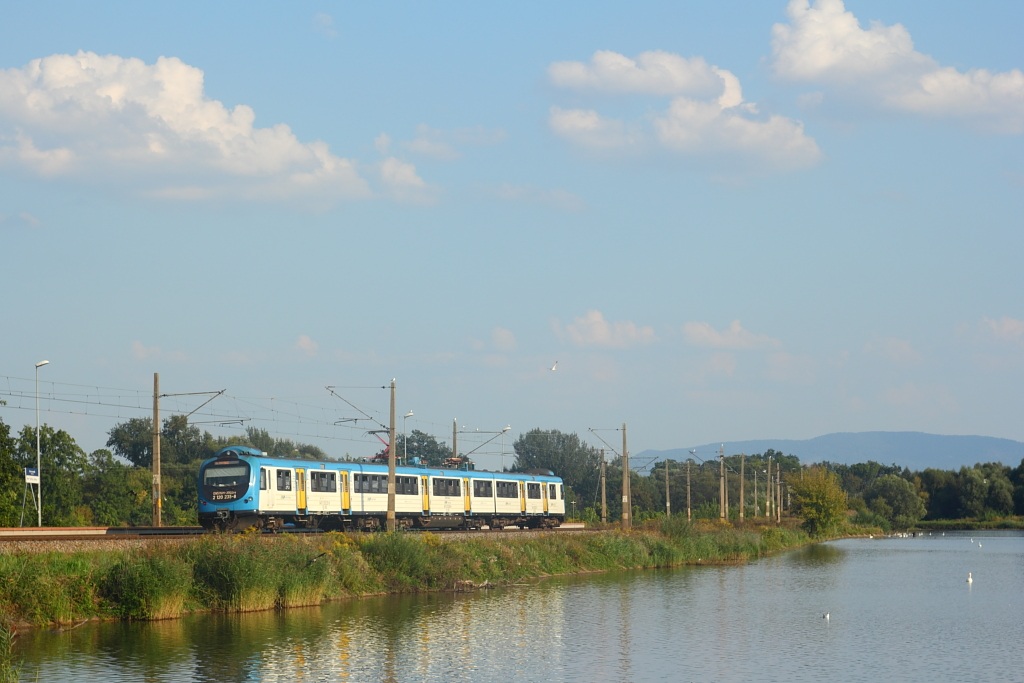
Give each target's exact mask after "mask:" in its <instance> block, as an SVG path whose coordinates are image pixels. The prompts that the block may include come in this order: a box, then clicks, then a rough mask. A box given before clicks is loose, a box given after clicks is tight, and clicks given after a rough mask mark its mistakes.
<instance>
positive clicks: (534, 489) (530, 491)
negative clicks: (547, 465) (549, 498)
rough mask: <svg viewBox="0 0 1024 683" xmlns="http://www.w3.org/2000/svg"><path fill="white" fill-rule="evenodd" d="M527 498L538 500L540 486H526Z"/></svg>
mask: <svg viewBox="0 0 1024 683" xmlns="http://www.w3.org/2000/svg"><path fill="white" fill-rule="evenodd" d="M526 497H527V498H540V484H536V483H534V482H530V483H528V484H527V485H526Z"/></svg>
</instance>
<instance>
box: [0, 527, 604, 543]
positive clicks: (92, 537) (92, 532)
mask: <svg viewBox="0 0 1024 683" xmlns="http://www.w3.org/2000/svg"><path fill="white" fill-rule="evenodd" d="M581 531H589V530H588V529H585V528H584V526H583V525H582V524H573V523H568V524H563V525H562V526H560V527H558V528H556V529H547V530H545V531H539V530H536V529H519V528H515V527H509V528H506V529H495V530H492V529H478V530H466V529H448V530H442V529H435V530H430V533H436V534H440V535H444V536H459V535H465V536H470V535H487V534H496V535H497V534H531V533H549V532H559V533H566V532H581ZM206 533H209V532H207V531H206V530H205V529H203V528H202V527H199V526H164V527H43V528H39V527H23V528H0V544H6V543H18V542H29V541H33V542H43V543H45V542H56V541H97V542H102V541H116V540H130V539H149V540H158V539H172V538H186V537H190V536H202V535H203V534H206ZM264 533H265V534H267V535H274V534H271V533H270V532H264ZM276 533H277V534H317V533H323V532H322V531H320V530H319V529H284V530H281V531H278V532H276ZM409 533H423V532H421V531H410V532H409Z"/></svg>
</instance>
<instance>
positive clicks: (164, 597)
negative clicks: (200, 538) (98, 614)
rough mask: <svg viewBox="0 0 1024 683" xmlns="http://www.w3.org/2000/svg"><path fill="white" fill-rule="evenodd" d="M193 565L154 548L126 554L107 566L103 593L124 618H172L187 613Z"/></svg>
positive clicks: (101, 588) (115, 610)
mask: <svg viewBox="0 0 1024 683" xmlns="http://www.w3.org/2000/svg"><path fill="white" fill-rule="evenodd" d="M191 588H192V571H191V568H190V567H189V566H188V565H187V564H186V563H185V562H183V561H182V560H180V559H179V558H177V557H175V556H173V555H171V554H169V553H166V552H154V553H147V554H143V555H127V556H125V557H124V558H122V559H121V560H119V561H118V562H116V563H115V564H113V565H112V566H111V567H110V569H108V570H107V573H106V576H105V577H104V579H103V581H102V582H101V584H100V594H101V595H102V596H103V598H104V599H106V600H107V601H108V602H109V603H110V611H111V612H113V613H114V614H116V615H117V616H119V617H121V618H122V619H129V620H133V619H171V618H175V617H180V616H181V615H182V614H184V613H185V605H186V603H187V601H188V596H189V593H190V591H191Z"/></svg>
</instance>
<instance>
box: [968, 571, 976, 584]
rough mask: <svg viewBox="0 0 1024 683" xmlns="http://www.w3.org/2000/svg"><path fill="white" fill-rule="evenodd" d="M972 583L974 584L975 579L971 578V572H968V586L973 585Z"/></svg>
mask: <svg viewBox="0 0 1024 683" xmlns="http://www.w3.org/2000/svg"><path fill="white" fill-rule="evenodd" d="M972 583H974V577H973V576H971V573H970V572H967V585H971V584H972Z"/></svg>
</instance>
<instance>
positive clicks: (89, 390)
mask: <svg viewBox="0 0 1024 683" xmlns="http://www.w3.org/2000/svg"><path fill="white" fill-rule="evenodd" d="M4 16H5V19H4V22H3V25H2V26H0V245H2V250H3V254H4V258H3V263H4V266H5V267H4V274H5V276H6V277H5V279H6V282H7V295H6V296H4V297H3V303H2V309H0V310H2V313H3V316H2V318H3V321H4V334H3V346H2V349H3V352H2V354H0V399H3V400H6V401H7V405H6V406H3V407H0V417H2V419H3V420H4V421H5V422H6V423H8V424H10V425H12V426H14V427H15V428H16V429H20V427H21V426H22V425H25V424H32V423H33V422H34V417H35V416H34V412H33V411H34V388H35V387H34V380H35V369H34V364H35V363H36V362H37V361H39V360H42V359H47V360H50V365H48V366H46V367H43V368H41V369H40V370H39V380H40V394H41V403H40V407H41V410H42V419H43V421H44V422H46V423H48V424H51V425H54V426H56V427H59V428H63V429H66V430H67V431H69V432H70V433H71V434H72V436H74V437H75V438H76V439H77V440H78V442H79V444H80V445H81V446H82V447H83V448H85V449H86V450H87V451H91V450H93V449H96V448H100V447H102V446H103V445H104V443H105V441H106V432H107V431H108V430H109V429H110V428H111V427H112V426H113V425H114V424H116V423H118V422H121V421H124V420H126V419H129V418H132V417H145V416H148V415H149V414H150V411H151V405H152V398H151V394H152V385H153V373H155V372H159V373H160V378H161V391H162V392H163V393H168V394H191V393H193V392H204V391H213V390H221V389H223V390H225V393H224V394H223V395H222V396H220V397H218V398H217V399H215V400H214V401H213V402H211V403H210V404H208V405H207V406H205V407H203V408H200V409H199V410H198V411H197V412H196V413H195V414H194V415H193V417H192V419H193V421H194V422H196V423H197V424H200V425H201V426H202V428H204V429H207V430H209V431H211V432H212V433H214V434H217V435H230V434H232V433H237V432H238V430H239V429H240V427H239V425H240V424H241V425H244V426H254V427H258V428H262V429H267V430H268V431H269V432H271V433H272V434H274V435H276V436H279V437H284V438H291V439H293V440H296V441H302V442H311V443H316V444H317V445H320V446H321V447H323V448H324V449H325V450H327V451H328V452H329V453H333V454H337V455H344V454H350V455H367V454H371V453H372V452H374V451H375V450H376V445H375V444H376V442H375V440H374V437H372V436H370V435H368V434H366V432H367V431H368V430H370V429H373V428H374V427H375V426H376V423H375V422H371V421H365V420H362V419H361V420H360V421H357V422H350V421H348V420H350V419H351V418H363V417H364V415H363V413H366V414H368V415H370V416H372V417H373V418H374V419H375V420H376V421H380V422H386V421H387V413H388V392H387V391H383V390H381V389H380V387H383V386H386V385H387V384H388V383H389V382H390V380H391V378H396V380H397V386H398V392H397V394H398V399H397V411H398V414H399V416H401V415H403V414H404V413H406V412H407V411H410V410H411V411H413V413H414V415H413V417H410V418H408V419H407V420H405V426H406V427H407V428H408V429H409V430H412V429H419V430H422V431H425V432H428V433H431V434H434V435H435V436H437V437H438V438H439V439H440V440H442V441H445V442H447V443H449V444H450V443H451V438H452V425H453V422H456V421H457V424H458V427H459V430H460V431H465V432H467V433H466V434H463V435H460V437H459V443H460V450H463V451H465V450H469V449H470V448H475V447H479V451H477V453H476V454H477V455H481V456H483V457H482V458H480V460H481V462H482V464H483V465H484V466H493V465H496V464H498V462H497V461H498V457H499V453H500V451H501V446H500V445H498V444H499V443H500V441H501V439H496V440H495V441H493V442H491V443H489V444H486V445H483V441H485V440H486V439H489V438H490V437H491V436H493V435H494V434H495V433H497V431H498V430H500V429H501V428H502V427H504V426H505V425H510V426H511V430H510V431H509V432H508V434H507V435H506V436H505V437H504V441H505V443H504V449H505V450H506V452H509V451H510V447H511V441H512V440H513V439H514V438H515V437H516V436H517V435H518V434H520V433H521V432H524V431H526V430H528V429H531V428H534V427H541V428H554V429H560V430H562V431H568V432H576V433H578V434H580V436H581V437H582V438H584V439H585V440H586V441H588V442H590V443H592V444H594V445H597V446H601V445H603V444H602V443H601V441H600V439H598V438H597V437H598V435H600V436H601V437H602V438H604V439H606V440H608V441H609V442H610V443H612V444H614V445H616V446H618V445H619V444H621V436H620V435H618V434H617V433H615V432H614V431H597V432H596V433H592V432H590V431H589V430H590V429H591V428H594V429H596V430H614V429H615V428H617V427H620V426H621V425H622V424H623V423H626V424H627V425H628V429H629V432H628V433H629V447H630V450H631V451H632V452H639V451H641V450H644V449H648V448H651V449H666V448H674V447H681V446H687V445H692V444H698V443H707V442H713V441H722V442H726V443H728V441H730V440H741V439H755V438H791V439H801V438H810V437H814V436H818V435H821V434H825V433H829V432H837V431H869V430H891V431H902V430H912V431H925V432H933V433H938V434H979V435H987V436H997V437H1005V438H1011V439H1017V440H1024V422H1022V421H1021V420H1020V410H1021V405H1022V404H1021V392H1020V387H1021V386H1022V385H1024V381H1022V380H1024V299H1022V294H1021V292H1022V291H1024V274H1022V273H1024V269H1022V265H1021V255H1022V254H1024V230H1022V228H1024V199H1022V198H1024V144H1022V137H1024V73H1022V69H1024V43H1022V42H1021V40H1020V28H1021V26H1024V5H1022V4H1020V3H1017V2H1010V1H1005V2H982V3H974V4H969V3H960V2H946V1H940V2H932V3H919V2H903V1H892V0H887V1H885V2H881V1H863V2H861V1H857V0H848V1H847V2H845V4H844V3H843V2H839V1H838V0H823V1H819V2H814V3H808V2H800V1H794V2H789V3H787V2H785V0H779V1H777V2H758V3H748V2H713V3H712V2H693V3H677V2H641V3H604V2H585V3H584V2H567V3H529V2H527V3H512V4H506V5H500V6H495V5H494V3H476V4H469V3H429V4H428V3H397V4H395V3H388V4H381V3H352V4H344V5H336V4H326V3H323V4H321V3H301V4H296V3H219V4H216V5H214V6H212V7H211V6H210V5H209V4H208V3H194V2H185V3H174V4H173V5H168V4H157V3H122V4H115V5H107V6H106V7H105V9H104V10H103V11H97V9H96V8H95V7H94V6H88V5H82V4H81V3H59V2H58V3H46V4H38V3H8V5H7V6H6V7H5V10H4ZM556 362H557V369H555V370H552V367H555V363H556ZM327 386H334V387H336V389H335V392H336V393H337V396H335V395H332V394H331V393H330V392H329V391H328V390H327V389H326V388H325V387H327ZM338 396H341V397H343V398H344V400H340V399H339V398H338ZM204 400H205V397H203V396H200V395H191V396H168V397H167V398H165V399H164V400H163V403H162V410H163V412H164V414H169V413H171V412H185V413H188V412H191V411H192V410H194V409H196V408H197V407H198V406H199V405H200V404H201V403H202V402H203V401H204ZM349 402H350V403H351V404H353V405H354V406H356V407H357V408H358V411H357V410H355V409H353V408H352V407H351V406H350V405H349ZM235 420H241V421H242V422H240V423H239V422H236V421H235ZM399 421H400V422H401V421H402V420H401V419H400V420H399ZM401 427H402V425H401V424H400V425H399V429H401ZM467 444H469V445H467Z"/></svg>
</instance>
